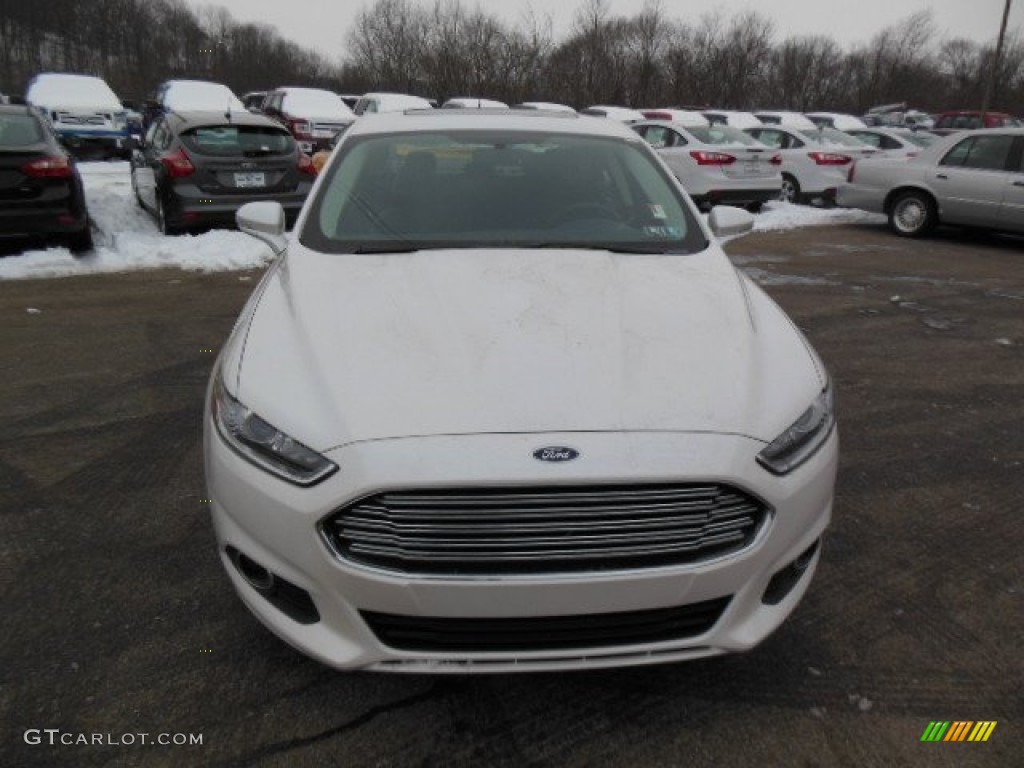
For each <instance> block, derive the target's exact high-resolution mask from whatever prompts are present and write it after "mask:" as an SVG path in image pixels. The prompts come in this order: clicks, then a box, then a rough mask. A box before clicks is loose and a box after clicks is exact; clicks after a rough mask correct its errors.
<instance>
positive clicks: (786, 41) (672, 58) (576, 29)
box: [0, 0, 1024, 115]
mask: <svg viewBox="0 0 1024 768" xmlns="http://www.w3.org/2000/svg"><path fill="white" fill-rule="evenodd" d="M993 25H994V26H995V21H994V22H993ZM993 37H994V35H993ZM339 48H340V49H341V50H342V51H343V55H342V56H340V57H339V59H338V60H337V61H331V60H329V59H328V58H326V57H324V56H322V55H319V54H316V53H314V52H312V51H311V50H309V49H307V48H303V47H302V46H300V45H298V44H296V43H294V42H291V41H288V40H285V39H284V38H282V37H281V35H280V34H279V33H278V32H277V31H276V29H274V28H273V27H271V26H269V25H265V24H252V23H242V22H239V21H237V20H235V19H234V18H233V17H232V16H231V14H229V13H228V12H227V11H226V10H224V9H223V8H218V7H206V8H203V9H201V10H199V11H195V10H193V9H191V8H190V7H189V6H188V5H186V3H185V2H184V0H90V2H88V3H82V2H80V1H79V0H46V1H45V2H38V1H35V0H27V1H26V0H0V91H4V92H7V93H20V92H21V91H22V89H23V88H24V85H25V83H26V82H27V81H28V80H29V78H30V77H31V76H32V75H33V74H35V73H37V72H41V71H73V72H84V73H91V74H98V75H101V76H103V77H105V78H106V80H107V81H108V82H109V83H110V84H111V86H112V87H113V88H114V90H115V91H117V92H118V93H119V94H121V95H122V96H124V97H128V96H135V97H140V96H145V95H147V94H148V93H150V92H151V91H152V90H153V88H154V87H155V86H156V85H157V84H158V83H159V82H161V81H162V80H165V79H169V78H172V77H202V78H208V79H213V80H219V81H221V82H224V83H227V84H228V85H229V86H231V87H232V88H233V89H234V90H235V91H236V92H237V93H243V92H245V91H248V90H260V89H265V88H268V87H273V86H275V85H281V84H285V83H288V84H307V85H311V86H319V87H326V88H330V89H332V90H337V91H345V92H351V93H363V92H366V91H370V90H394V91H402V92H406V93H414V94H417V95H421V96H427V97H430V98H436V99H439V100H444V99H446V98H448V97H452V96H481V97H488V98H494V99H500V100H502V101H506V102H509V103H516V102H519V101H525V100H534V101H555V102H561V103H565V104H570V105H572V106H575V107H584V106H588V105H592V104H618V105H623V106H634V107H646V106H684V105H694V106H700V105H713V106H716V107H722V108H735V109H745V108H747V109H748V108H756V107H761V108H779V109H795V110H799V111H806V110H808V109H812V108H817V109H826V110H835V111H842V112H852V113H856V114H860V113H862V112H864V111H866V110H867V109H868V108H870V107H872V106H876V105H879V104H885V103H893V102H904V101H905V102H908V103H909V104H910V105H911V106H914V107H917V108H919V109H924V110H928V111H937V110H942V109H950V108H978V107H980V105H981V101H982V99H983V94H984V90H985V82H986V78H987V77H988V74H989V72H990V71H991V69H992V63H993V59H994V48H995V46H994V41H993V43H992V44H979V43H976V42H974V41H972V40H968V39H966V38H959V37H952V38H942V37H940V35H939V33H938V30H937V26H936V24H935V21H934V17H933V16H932V14H931V13H930V12H928V11H921V12H917V13H914V14H913V15H911V16H908V17H906V18H904V19H902V20H900V21H897V22H896V23H894V24H892V25H890V26H888V27H886V28H885V29H883V30H882V31H880V32H879V33H877V34H876V35H875V36H874V37H872V38H871V39H870V40H868V41H866V42H864V43H862V44H860V45H856V46H852V47H845V48H844V47H843V46H841V45H840V44H839V43H837V42H836V41H835V40H834V39H832V38H830V37H828V36H824V35H814V36H792V35H790V36H782V35H780V34H779V30H778V29H777V28H776V27H775V25H774V23H773V22H772V21H771V19H769V18H768V17H767V16H765V15H763V14H761V13H758V12H756V11H744V12H741V13H736V14H733V15H725V14H722V13H716V14H708V15H703V16H700V17H697V18H671V17H669V16H668V15H667V13H666V12H665V10H664V7H663V6H662V5H661V3H660V0H648V1H647V3H646V4H645V5H644V7H643V8H642V9H641V10H640V11H639V12H637V13H636V14H634V15H632V16H621V15H614V14H612V13H611V10H610V7H609V3H608V0H583V2H582V4H581V5H580V6H578V8H577V10H576V13H575V16H574V19H573V22H572V24H571V26H570V28H569V29H568V30H567V31H566V32H565V33H564V34H563V35H562V36H561V37H556V36H555V34H554V33H553V29H552V22H551V19H550V17H545V16H543V15H537V14H527V15H524V16H522V17H520V18H519V19H517V20H515V21H514V22H510V21H506V20H503V19H502V18H501V17H500V16H498V15H496V14H493V13H490V12H487V11H485V10H482V9H481V8H480V7H479V6H476V5H469V4H468V2H465V1H464V0H375V2H374V3H373V4H372V5H367V6H364V7H363V8H362V10H361V11H360V12H359V14H358V15H357V17H356V20H355V22H354V24H353V25H352V27H351V28H350V29H349V30H348V33H347V34H343V33H341V34H339ZM991 108H992V109H997V110H1001V111H1007V112H1011V113H1014V114H1018V115H1021V114H1024V38H1022V36H1021V30H1019V29H1018V30H1015V31H1012V32H1011V34H1010V35H1009V37H1008V38H1007V41H1006V43H1005V44H1004V50H1003V55H1002V59H1001V62H1000V66H999V68H998V72H997V77H996V82H995V90H994V98H993V101H992V104H991Z"/></svg>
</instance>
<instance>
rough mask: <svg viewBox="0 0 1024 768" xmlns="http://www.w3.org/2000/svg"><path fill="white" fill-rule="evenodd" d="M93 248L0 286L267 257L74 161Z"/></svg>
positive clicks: (796, 213)
mask: <svg viewBox="0 0 1024 768" xmlns="http://www.w3.org/2000/svg"><path fill="white" fill-rule="evenodd" d="M78 167H79V169H80V170H81V173H82V180H83V182H84V184H85V195H86V199H87V200H88V204H89V213H90V215H91V216H92V218H93V221H94V223H95V227H96V229H97V230H98V231H96V232H95V239H96V249H95V251H94V252H93V253H90V254H88V255H86V256H83V257H78V258H75V257H74V256H72V255H71V252H70V251H68V249H67V248H56V247H55V248H47V249H43V250H32V251H26V252H24V253H21V254H19V255H16V256H7V257H2V258H0V280H17V279H26V278H44V277H68V276H71V275H88V274H99V273H104V272H129V271H133V270H140V269H159V268H161V267H175V268H178V269H184V270H190V271H199V272H226V271H232V270H242V269H253V268H257V267H262V266H264V265H266V264H267V263H268V262H269V261H270V260H271V258H272V254H271V252H270V249H269V248H268V247H267V246H265V245H263V244H262V243H260V242H259V241H258V240H256V239H255V238H252V237H249V236H248V235H244V234H242V233H241V232H236V231H231V230H213V231H211V232H207V233H204V234H201V235H178V236H175V237H165V236H163V235H161V234H160V231H159V230H158V229H157V227H156V223H155V222H154V220H153V218H152V217H151V216H149V214H147V213H146V212H144V211H143V210H142V209H141V208H140V207H139V206H138V204H137V203H136V202H135V196H134V194H133V193H132V185H131V177H130V175H129V170H128V163H124V162H113V163H104V162H89V163H79V166H78ZM882 220H883V219H882V217H880V216H878V215H877V214H870V213H865V212H864V211H856V210H846V209H840V208H833V209H827V210H826V209H822V208H812V207H809V206H802V205H791V204H789V203H769V204H768V205H766V206H765V208H764V211H763V212H762V213H760V214H758V215H757V216H756V217H755V223H754V231H756V232H777V231H782V230H787V229H795V228H797V227H808V226H821V225H829V224H848V223H851V222H861V221H882Z"/></svg>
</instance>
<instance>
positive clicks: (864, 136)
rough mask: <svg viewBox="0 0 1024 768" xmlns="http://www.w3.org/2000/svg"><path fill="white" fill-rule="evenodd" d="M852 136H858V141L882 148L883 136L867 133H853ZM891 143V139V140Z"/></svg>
mask: <svg viewBox="0 0 1024 768" xmlns="http://www.w3.org/2000/svg"><path fill="white" fill-rule="evenodd" d="M850 135H851V136H856V137H857V138H858V139H860V140H861V141H863V142H864V143H865V144H869V145H870V146H872V147H881V146H882V136H881V134H878V133H867V132H866V131H851V132H850ZM890 141H891V139H890Z"/></svg>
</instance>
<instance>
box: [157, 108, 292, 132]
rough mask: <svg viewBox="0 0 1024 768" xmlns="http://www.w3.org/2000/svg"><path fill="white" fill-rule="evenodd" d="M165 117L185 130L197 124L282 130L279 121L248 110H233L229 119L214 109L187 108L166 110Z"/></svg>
mask: <svg viewBox="0 0 1024 768" xmlns="http://www.w3.org/2000/svg"><path fill="white" fill-rule="evenodd" d="M167 117H168V119H169V120H171V121H174V122H175V126H174V127H175V129H176V130H187V129H188V128H195V127H197V126H213V125H252V126H262V127H268V126H269V127H272V128H280V129H281V130H284V128H283V127H282V126H281V124H280V123H278V122H277V121H275V120H271V119H270V118H269V117H267V116H266V115H257V114H253V113H252V112H249V111H248V110H244V111H239V110H234V111H232V112H231V119H230V120H228V119H227V118H226V117H225V115H224V112H215V111H208V112H207V111H196V110H188V111H184V110H183V111H181V112H177V111H175V112H168V113H167Z"/></svg>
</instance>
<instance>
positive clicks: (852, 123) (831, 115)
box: [805, 112, 868, 131]
mask: <svg viewBox="0 0 1024 768" xmlns="http://www.w3.org/2000/svg"><path fill="white" fill-rule="evenodd" d="M805 114H806V116H807V117H808V118H810V120H811V122H814V120H815V118H819V119H825V120H828V121H831V123H832V127H833V128H836V129H837V130H840V131H850V130H854V129H856V128H867V127H868V126H867V123H865V122H864V121H863V120H861V119H860V118H859V117H854V116H853V115H847V114H843V113H842V112H806V113H805Z"/></svg>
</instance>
